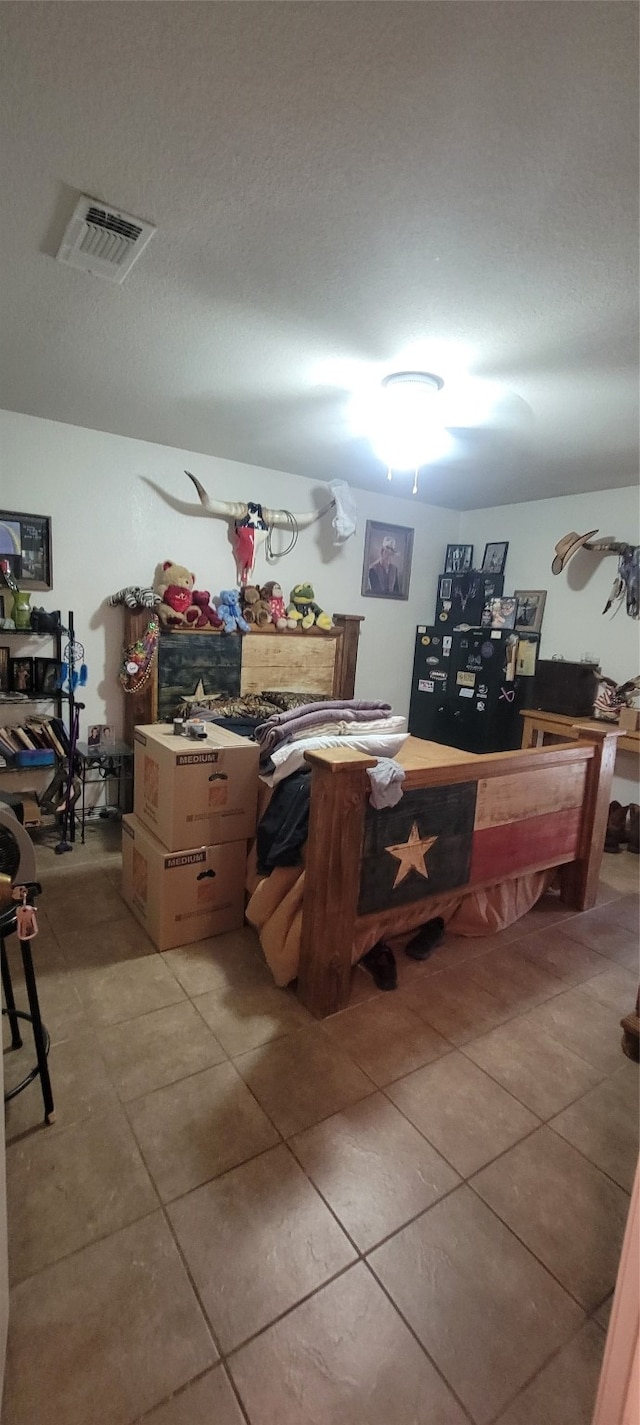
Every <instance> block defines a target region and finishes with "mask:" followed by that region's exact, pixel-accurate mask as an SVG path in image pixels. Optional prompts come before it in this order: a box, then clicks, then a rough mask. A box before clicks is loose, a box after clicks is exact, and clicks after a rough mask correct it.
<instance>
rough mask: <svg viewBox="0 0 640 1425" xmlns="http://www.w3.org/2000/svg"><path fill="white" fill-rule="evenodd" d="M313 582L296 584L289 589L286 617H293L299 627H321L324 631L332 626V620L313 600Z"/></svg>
mask: <svg viewBox="0 0 640 1425" xmlns="http://www.w3.org/2000/svg"><path fill="white" fill-rule="evenodd" d="M315 597H316V596H315V593H314V590H313V584H296V585H295V588H293V589H292V590H291V603H290V604H289V607H288V609H287V618H289V619H294V620H295V623H296V625H297V626H298V627H299V628H313V627H314V625H315V626H316V628H321V629H323V630H324V631H325V632H326V630H327V629H329V628H333V620H332V618H331V615H330V614H326V613H325V612H324V609H321V608H320V605H319V604H316V602H315Z"/></svg>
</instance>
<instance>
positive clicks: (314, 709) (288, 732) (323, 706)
mask: <svg viewBox="0 0 640 1425" xmlns="http://www.w3.org/2000/svg"><path fill="white" fill-rule="evenodd" d="M390 712H391V707H390V705H389V703H368V702H362V701H358V700H356V699H352V700H350V701H347V700H343V701H341V702H327V703H305V704H304V706H303V707H302V708H292V709H291V711H290V712H283V713H279V714H274V716H273V717H270V718H267V720H266V722H261V723H260V726H259V727H257V728H256V731H255V737H256V741H257V742H258V744H259V747H260V760H261V761H263V760H264V759H265V758H267V757H269V756H270V755H271V753H272V752H273V751H274V748H276V747H282V745H283V744H284V743H286V742H295V740H296V738H297V737H300V735H301V733H303V732H310V731H312V730H313V728H314V727H323V726H325V725H326V724H327V723H332V722H353V723H356V724H357V723H359V722H376V721H378V719H382V718H386V717H389V714H390Z"/></svg>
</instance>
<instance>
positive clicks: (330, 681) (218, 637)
mask: <svg viewBox="0 0 640 1425" xmlns="http://www.w3.org/2000/svg"><path fill="white" fill-rule="evenodd" d="M149 612H150V611H149V610H148V609H142V610H140V611H136V612H132V611H131V610H130V609H125V617H124V642H125V645H126V646H129V645H130V644H132V643H135V642H136V640H137V639H139V638H142V637H143V635H144V631H145V629H146V627H147V624H148V622H149ZM333 620H334V624H335V627H334V628H332V629H329V630H328V631H327V632H326V633H325V632H323V631H322V630H321V629H315V628H311V629H307V630H306V631H299V630H298V629H287V630H285V631H283V632H281V633H279V632H278V631H277V629H275V628H274V627H273V626H271V627H269V628H266V629H252V630H251V632H250V633H245V634H238V633H229V634H225V633H220V632H219V631H218V630H217V629H198V630H193V629H171V630H169V629H163V630H161V633H160V646H159V649H158V657H157V659H156V663H155V666H154V669H153V673H152V676H151V677H150V678H149V679H148V681H147V682H146V683H145V685H144V687H142V688H141V689H140V691H139V692H138V693H131V694H125V697H124V720H123V735H124V740H125V742H127V743H129V745H130V746H133V733H134V729H135V728H136V727H138V726H139V725H141V724H147V723H151V722H158V721H162V720H163V719H164V718H165V717H168V716H173V708H171V710H170V711H168V709H167V707H166V706H164V707H163V681H164V685H165V687H166V686H167V684H170V685H171V686H170V688H169V692H170V697H169V700H168V701H171V700H173V701H177V700H179V697H180V696H181V695H184V696H186V695H189V694H193V692H194V689H195V686H196V684H197V683H198V681H199V680H200V679H202V681H203V691H204V693H205V695H209V696H211V695H213V694H215V693H227V694H228V695H229V696H231V697H241V696H243V695H244V694H246V693H261V692H263V690H264V689H265V688H269V689H273V690H274V691H276V690H280V691H286V692H300V693H309V696H310V698H311V697H312V696H313V694H314V693H323V694H325V696H326V695H328V696H329V697H333V698H352V697H353V693H354V687H355V677H356V662H357V657H358V640H359V637H360V624H361V623H363V622H364V616H363V615H362V614H334V615H333ZM193 669H195V672H194V673H193V674H191V670H193ZM190 677H191V681H189V679H190ZM165 701H167V700H166V699H165Z"/></svg>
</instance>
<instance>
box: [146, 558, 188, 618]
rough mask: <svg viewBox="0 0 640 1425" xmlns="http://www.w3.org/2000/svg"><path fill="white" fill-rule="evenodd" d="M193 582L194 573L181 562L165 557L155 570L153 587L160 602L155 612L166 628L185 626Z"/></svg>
mask: <svg viewBox="0 0 640 1425" xmlns="http://www.w3.org/2000/svg"><path fill="white" fill-rule="evenodd" d="M195 582H196V576H195V574H190V573H189V570H188V569H185V567H184V565H183V564H173V563H172V561H171V560H170V559H165V562H164V564H163V565H162V566H161V567H160V568H159V569H158V570H157V573H156V577H155V580H154V584H153V587H154V591H155V593H156V594H159V596H160V600H161V602H160V603H159V604H158V607H157V610H156V612H157V614H158V618H159V619H160V622H161V623H163V624H164V625H165V626H166V627H167V628H182V627H186V626H187V624H188V620H187V609H190V608H191V604H192V598H191V595H192V591H193V586H194V584H195Z"/></svg>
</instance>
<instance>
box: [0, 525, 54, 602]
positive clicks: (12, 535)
mask: <svg viewBox="0 0 640 1425" xmlns="http://www.w3.org/2000/svg"><path fill="white" fill-rule="evenodd" d="M0 559H1V560H7V561H8V563H9V568H10V570H11V573H12V574H13V576H14V579H15V580H16V581H17V583H18V584H19V585H20V588H21V589H51V588H52V587H53V570H52V563H51V520H50V518H49V516H48V515H24V514H18V513H17V512H16V511H15V510H0Z"/></svg>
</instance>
